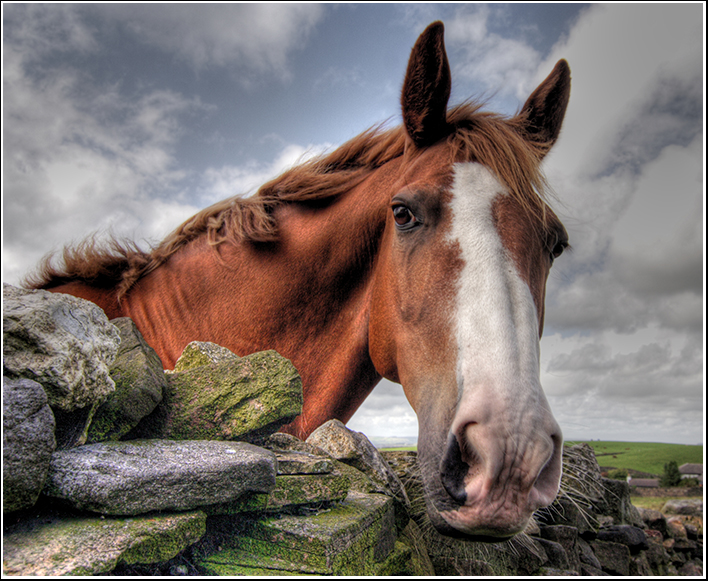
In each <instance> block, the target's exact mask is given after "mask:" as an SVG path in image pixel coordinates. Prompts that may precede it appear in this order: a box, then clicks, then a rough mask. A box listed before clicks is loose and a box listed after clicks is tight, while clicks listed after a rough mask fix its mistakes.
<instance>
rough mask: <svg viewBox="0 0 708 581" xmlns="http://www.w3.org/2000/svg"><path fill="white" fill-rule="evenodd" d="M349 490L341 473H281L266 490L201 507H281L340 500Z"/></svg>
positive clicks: (224, 510)
mask: <svg viewBox="0 0 708 581" xmlns="http://www.w3.org/2000/svg"><path fill="white" fill-rule="evenodd" d="M348 491H349V479H348V478H347V477H346V476H344V475H343V474H338V473H334V474H308V475H281V476H276V477H275V488H273V490H272V491H271V492H270V493H269V494H260V493H251V494H246V495H244V496H242V497H241V498H239V499H238V500H236V501H235V502H231V503H228V504H218V505H213V506H209V507H206V508H205V509H204V510H205V511H206V512H207V514H210V515H215V514H237V513H241V512H254V511H263V512H273V511H281V510H282V509H283V508H287V507H293V506H301V505H319V504H322V503H325V502H339V501H341V500H344V498H346V496H347V492H348Z"/></svg>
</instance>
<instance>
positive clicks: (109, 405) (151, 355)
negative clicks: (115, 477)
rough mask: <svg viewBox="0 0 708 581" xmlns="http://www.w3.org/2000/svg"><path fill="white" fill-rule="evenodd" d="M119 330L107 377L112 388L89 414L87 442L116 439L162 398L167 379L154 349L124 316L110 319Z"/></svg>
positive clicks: (147, 413) (133, 425)
mask: <svg viewBox="0 0 708 581" xmlns="http://www.w3.org/2000/svg"><path fill="white" fill-rule="evenodd" d="M111 323H113V324H114V325H115V326H116V328H117V329H118V331H119V332H120V339H121V340H120V347H119V349H118V354H117V355H116V358H115V361H114V362H113V365H111V367H110V374H111V378H112V379H113V381H114V382H115V385H116V389H115V391H114V392H113V393H111V394H110V395H109V396H108V398H107V399H106V401H105V402H103V403H102V404H101V405H100V406H99V407H98V409H97V410H96V413H95V414H94V416H93V419H92V421H91V425H90V426H89V429H88V438H87V443H89V444H90V443H93V442H104V441H106V440H120V439H121V438H122V437H123V436H125V434H127V433H128V432H129V431H130V430H132V429H133V428H135V426H137V425H138V423H139V422H140V420H142V419H143V418H144V417H145V416H147V415H149V414H150V413H152V411H153V410H154V409H155V407H156V406H157V404H159V403H160V402H161V401H162V394H163V392H164V390H165V389H166V388H167V380H166V379H165V374H164V371H163V369H162V362H161V361H160V358H159V357H158V356H157V353H155V351H154V350H153V349H152V347H150V346H149V345H148V344H147V343H146V342H145V339H143V336H142V335H141V334H140V331H138V328H137V327H136V326H135V323H133V321H132V320H131V319H129V318H127V317H121V318H119V319H113V320H112V321H111Z"/></svg>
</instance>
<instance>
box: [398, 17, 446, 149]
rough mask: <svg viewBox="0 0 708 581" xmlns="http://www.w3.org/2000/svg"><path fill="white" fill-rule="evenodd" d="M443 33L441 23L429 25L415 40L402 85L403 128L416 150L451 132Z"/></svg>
mask: <svg viewBox="0 0 708 581" xmlns="http://www.w3.org/2000/svg"><path fill="white" fill-rule="evenodd" d="M444 30H445V29H444V26H443V23H442V22H439V21H438V22H433V23H432V24H431V25H430V26H428V28H426V29H425V30H424V31H423V33H422V34H421V35H420V36H419V37H418V40H417V41H416V43H415V46H414V47H413V50H412V51H411V56H410V59H409V60H408V70H407V71H406V79H405V81H404V82H403V91H402V93H401V108H402V112H403V124H404V125H405V128H406V132H407V133H408V135H409V136H410V138H411V139H412V140H413V143H415V145H416V146H418V147H425V146H427V145H432V144H433V143H435V142H436V141H438V140H439V139H441V138H442V137H444V136H445V135H447V134H448V133H449V132H450V131H451V128H450V126H449V125H448V124H447V121H446V116H447V101H448V99H449V98H450V84H451V82H450V65H449V64H448V61H447V53H446V52H445V41H444V39H443V34H444Z"/></svg>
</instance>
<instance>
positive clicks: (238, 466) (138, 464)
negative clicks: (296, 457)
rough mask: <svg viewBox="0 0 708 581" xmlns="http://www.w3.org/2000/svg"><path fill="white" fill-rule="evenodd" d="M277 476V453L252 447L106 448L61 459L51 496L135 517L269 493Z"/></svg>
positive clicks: (56, 458) (160, 443)
mask: <svg viewBox="0 0 708 581" xmlns="http://www.w3.org/2000/svg"><path fill="white" fill-rule="evenodd" d="M275 475H276V459H275V454H273V452H271V451H269V450H265V449H263V448H258V447H256V446H253V445H251V444H247V443H245V442H220V441H202V440H199V441H172V440H134V441H130V442H103V443H100V444H90V445H87V446H80V447H78V448H73V449H71V450H61V451H59V452H55V453H54V454H53V455H52V461H51V464H50V469H49V475H48V477H47V486H46V488H45V490H44V494H45V495H47V496H50V497H55V498H60V499H62V500H65V501H67V502H69V503H70V504H72V505H73V506H74V507H76V508H79V509H82V510H90V511H94V512H98V513H101V514H111V515H133V514H143V513H146V512H150V511H154V510H170V511H179V510H191V509H194V508H197V507H200V506H205V505H209V504H218V503H224V502H231V501H234V500H236V499H237V498H238V497H239V496H241V495H242V494H244V493H246V492H264V493H267V492H270V491H271V490H272V489H273V487H274V486H275Z"/></svg>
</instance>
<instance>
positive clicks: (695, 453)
mask: <svg viewBox="0 0 708 581" xmlns="http://www.w3.org/2000/svg"><path fill="white" fill-rule="evenodd" d="M382 440H383V441H381V442H374V443H375V444H376V446H377V447H378V448H380V449H383V450H415V449H416V446H407V447H398V446H400V443H398V442H396V443H395V444H393V443H392V442H390V441H386V439H383V438H382ZM579 443H580V442H578V441H575V442H566V444H567V445H569V446H572V445H573V444H579ZM585 443H586V444H589V445H590V446H591V447H592V448H593V449H594V450H595V455H596V456H597V462H598V464H600V466H603V467H612V468H627V469H628V470H637V471H639V472H646V473H648V474H654V475H656V476H660V475H661V474H663V472H664V464H666V463H668V462H671V460H675V461H676V463H677V464H678V465H679V466H681V464H687V463H691V464H703V446H687V445H684V444H659V443H654V442H604V441H600V440H594V441H591V442H585ZM392 444H393V445H392Z"/></svg>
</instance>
